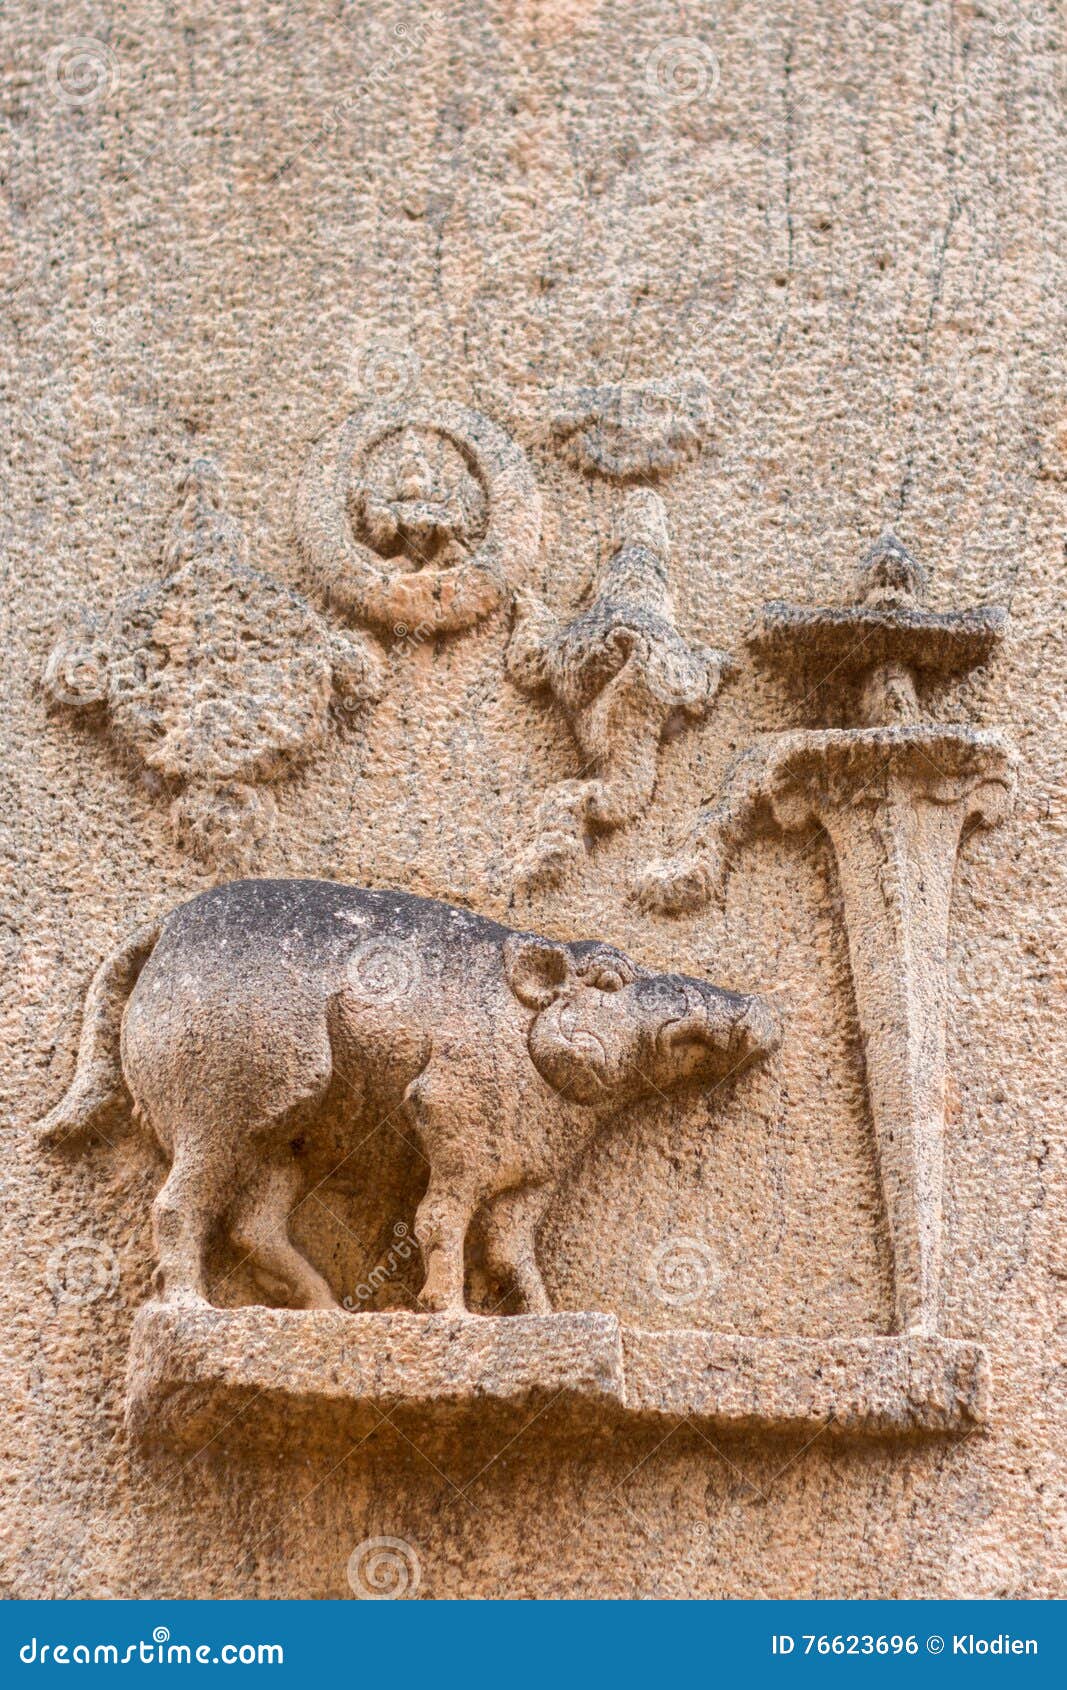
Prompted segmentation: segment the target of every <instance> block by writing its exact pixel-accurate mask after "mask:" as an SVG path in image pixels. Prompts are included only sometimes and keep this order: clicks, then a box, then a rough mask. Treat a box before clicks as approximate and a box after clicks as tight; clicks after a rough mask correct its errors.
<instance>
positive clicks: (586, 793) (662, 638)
mask: <svg viewBox="0 0 1067 1690" xmlns="http://www.w3.org/2000/svg"><path fill="white" fill-rule="evenodd" d="M669 555H670V538H669V534H668V530H667V515H666V510H665V508H664V505H663V501H662V499H660V498H659V496H658V495H657V494H656V493H653V492H650V491H648V490H641V491H639V492H634V493H631V494H630V495H629V497H628V499H627V501H626V503H625V505H624V507H623V510H622V514H621V518H620V521H619V526H618V536H617V545H616V549H615V551H614V553H613V555H612V557H611V558H610V559H609V561H608V564H607V566H606V568H605V569H604V571H603V574H602V575H601V578H600V580H599V582H598V583H597V588H596V592H595V595H594V597H593V599H592V602H591V603H590V604H589V605H588V607H587V608H586V609H584V610H582V611H580V612H579V613H578V615H577V616H575V617H574V618H573V619H572V620H571V621H570V622H566V623H563V622H560V620H559V619H558V618H557V617H556V616H555V615H554V614H553V612H552V611H550V610H549V609H548V608H547V606H545V605H544V604H542V602H541V601H540V600H539V599H538V598H536V597H535V596H534V595H533V594H532V593H529V592H525V591H521V590H520V591H519V592H518V593H517V594H516V603H515V622H514V628H513V631H512V636H511V643H510V645H509V646H508V653H507V666H508V673H509V674H510V675H511V677H512V679H513V680H514V681H515V682H516V683H517V685H519V686H520V687H523V688H525V689H526V690H527V691H531V692H534V691H538V690H544V691H547V692H550V693H551V694H552V695H553V697H554V698H555V699H556V700H557V702H558V703H559V704H560V705H561V706H562V707H563V710H564V711H565V713H566V715H567V718H568V720H569V722H570V724H571V728H572V730H573V733H574V737H575V740H576V741H577V744H578V749H579V751H580V752H581V755H582V759H583V773H582V775H581V777H579V778H577V779H574V780H565V781H562V782H561V783H560V784H559V785H558V786H554V787H552V788H551V789H550V790H549V792H548V793H547V794H546V796H545V798H544V800H543V802H542V804H541V806H540V809H539V811H538V815H537V824H536V825H537V839H536V842H535V844H534V846H533V849H532V851H531V852H530V854H529V856H528V857H527V859H526V860H525V862H524V863H523V865H522V867H521V869H520V881H521V882H522V883H524V884H526V885H528V886H531V887H533V886H538V885H553V884H555V883H557V882H558V881H559V880H561V879H562V878H563V876H564V874H565V872H566V869H567V867H568V865H569V864H571V863H572V862H574V861H576V860H578V859H580V857H581V856H582V853H583V852H584V849H585V835H586V833H587V832H600V833H604V832H608V831H610V830H611V829H614V828H619V827H622V826H624V825H625V824H626V823H628V822H630V821H633V819H634V818H635V817H636V816H638V815H639V814H640V813H641V812H642V811H643V810H644V809H645V808H646V806H647V805H648V804H649V802H650V801H651V798H652V794H653V791H654V789H655V784H656V773H657V763H658V757H659V748H660V744H661V742H662V740H663V736H664V734H665V733H666V732H667V730H668V729H669V728H670V727H671V726H672V725H674V724H675V723H684V722H697V721H700V720H702V719H703V718H704V717H705V716H706V715H707V713H708V711H709V710H710V708H711V705H712V703H713V701H714V699H715V696H716V694H717V693H718V690H719V687H720V685H721V683H722V679H723V676H724V674H725V672H726V668H727V662H728V660H727V658H726V656H725V654H724V653H723V652H721V651H713V650H711V648H710V647H708V646H705V645H701V644H699V643H695V642H690V641H688V640H686V639H685V638H683V636H682V635H681V634H680V633H679V632H678V628H677V625H676V620H675V609H674V600H673V596H672V593H671V588H670V580H669V575H668V559H669ZM586 771H588V772H586Z"/></svg>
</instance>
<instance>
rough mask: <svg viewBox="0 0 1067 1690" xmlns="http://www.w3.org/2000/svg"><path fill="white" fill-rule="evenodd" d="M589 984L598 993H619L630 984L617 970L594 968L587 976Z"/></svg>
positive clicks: (620, 971) (619, 970)
mask: <svg viewBox="0 0 1067 1690" xmlns="http://www.w3.org/2000/svg"><path fill="white" fill-rule="evenodd" d="M589 984H590V985H591V986H595V987H596V989H597V991H598V992H620V991H621V990H622V988H623V987H624V986H628V985H629V984H630V982H629V980H628V978H627V977H626V975H625V974H624V973H623V972H622V970H621V969H619V968H596V969H594V970H593V972H592V974H591V975H590V976H589Z"/></svg>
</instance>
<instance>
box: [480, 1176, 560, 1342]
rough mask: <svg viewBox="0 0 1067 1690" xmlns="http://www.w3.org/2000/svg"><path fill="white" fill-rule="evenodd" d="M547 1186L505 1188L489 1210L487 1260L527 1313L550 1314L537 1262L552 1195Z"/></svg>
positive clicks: (486, 1236) (550, 1309) (486, 1239)
mask: <svg viewBox="0 0 1067 1690" xmlns="http://www.w3.org/2000/svg"><path fill="white" fill-rule="evenodd" d="M551 1195H552V1194H551V1191H549V1190H548V1189H547V1188H546V1187H545V1186H542V1185H535V1186H528V1187H524V1188H522V1189H520V1190H518V1191H515V1190H512V1191H503V1192H501V1194H500V1196H499V1197H498V1198H496V1200H495V1202H494V1203H493V1206H492V1208H491V1209H490V1211H489V1223H488V1227H487V1229H486V1235H485V1252H486V1260H487V1262H488V1265H489V1268H490V1270H491V1271H492V1272H493V1273H495V1274H496V1275H497V1277H498V1278H499V1279H503V1280H505V1281H507V1280H511V1281H513V1283H514V1286H515V1289H516V1291H517V1292H518V1293H519V1296H520V1297H521V1298H522V1301H523V1305H524V1307H525V1309H526V1312H527V1313H528V1314H551V1313H552V1304H551V1302H550V1301H549V1297H548V1292H547V1291H546V1290H545V1283H544V1280H543V1279H542V1278H541V1270H540V1268H539V1267H538V1265H537V1246H536V1234H537V1225H538V1222H539V1221H540V1219H541V1216H542V1215H543V1214H544V1212H545V1209H546V1208H547V1206H548V1200H549V1198H550V1196H551Z"/></svg>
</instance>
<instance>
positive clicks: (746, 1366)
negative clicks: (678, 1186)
mask: <svg viewBox="0 0 1067 1690" xmlns="http://www.w3.org/2000/svg"><path fill="white" fill-rule="evenodd" d="M988 1402H989V1364H988V1360H987V1357H986V1353H985V1351H984V1349H982V1347H981V1346H980V1345H978V1344H973V1343H967V1342H959V1341H954V1340H951V1339H946V1338H939V1337H906V1338H878V1337H867V1338H830V1339H806V1338H749V1337H735V1336H730V1335H721V1334H717V1333H712V1332H703V1331H674V1332H641V1331H635V1330H630V1329H627V1328H625V1327H623V1326H622V1325H621V1324H620V1322H619V1321H618V1320H617V1318H616V1317H615V1316H614V1315H610V1314H592V1313H591V1314H580V1313H579V1314H554V1315H546V1316H534V1315H517V1316H507V1317H501V1318H478V1317H470V1316H468V1317H462V1316H461V1317H455V1316H449V1315H418V1314H393V1315H383V1314H376V1315H363V1316H361V1315H351V1314H341V1313H334V1312H332V1311H328V1310H312V1311H291V1310H281V1309H278V1310H265V1309H262V1308H242V1309H209V1308H204V1309H198V1308H197V1309H194V1308H176V1307H167V1306H164V1305H162V1304H158V1303H150V1304H148V1305H147V1306H146V1307H144V1308H142V1309H141V1310H140V1312H139V1313H138V1315H137V1318H136V1321H135V1323H134V1329H133V1341H132V1344H131V1348H130V1361H129V1374H128V1395H127V1407H126V1424H127V1428H128V1430H129V1432H130V1435H131V1437H133V1438H134V1439H136V1440H137V1441H139V1442H142V1443H145V1444H164V1445H176V1446H179V1447H183V1448H190V1447H191V1448H203V1447H204V1446H206V1445H208V1444H213V1443H216V1442H219V1443H221V1444H223V1445H226V1444H227V1443H231V1444H235V1445H238V1446H248V1445H251V1444H256V1445H258V1446H260V1447H271V1446H275V1447H278V1446H282V1445H286V1444H288V1445H291V1444H292V1442H293V1440H294V1438H296V1437H300V1438H301V1439H305V1438H306V1439H309V1440H315V1441H316V1442H319V1443H321V1442H324V1441H327V1442H328V1441H331V1440H333V1439H344V1438H351V1437H359V1436H360V1435H362V1434H364V1433H369V1432H371V1431H373V1430H374V1428H375V1427H376V1426H377V1425H378V1424H379V1423H380V1422H381V1421H382V1419H383V1417H385V1418H386V1419H387V1421H388V1422H389V1423H392V1424H394V1425H397V1426H400V1427H403V1426H404V1425H405V1423H407V1424H409V1425H410V1426H411V1427H412V1428H413V1430H415V1431H416V1432H417V1434H418V1435H422V1434H426V1433H432V1432H434V1431H435V1430H441V1429H448V1428H456V1427H457V1426H463V1427H467V1428H469V1427H470V1426H471V1424H472V1423H477V1424H478V1426H479V1428H480V1429H488V1428H490V1427H491V1428H492V1429H493V1430H494V1431H498V1430H500V1429H502V1428H509V1429H510V1428H514V1429H516V1430H518V1429H519V1428H522V1427H524V1426H528V1425H529V1424H530V1422H531V1421H532V1420H533V1419H534V1418H535V1417H536V1418H537V1419H538V1420H539V1422H541V1423H542V1435H549V1434H550V1432H551V1431H552V1430H553V1429H558V1428H559V1427H560V1425H561V1423H565V1424H569V1426H570V1427H571V1428H572V1429H573V1428H575V1427H577V1428H578V1429H579V1430H580V1431H581V1432H582V1435H583V1436H588V1435H591V1434H593V1433H596V1432H598V1431H599V1432H603V1431H610V1430H612V1429H617V1428H618V1427H620V1426H621V1425H625V1424H631V1425H634V1426H635V1427H636V1426H639V1425H642V1424H647V1425H653V1426H654V1425H655V1424H657V1423H661V1422H663V1421H665V1420H677V1419H688V1420H692V1421H693V1422H694V1423H696V1424H697V1425H701V1426H708V1427H714V1428H716V1429H718V1430H719V1431H720V1432H726V1431H735V1432H774V1433H783V1432H808V1433H814V1432H819V1431H822V1430H825V1431H826V1432H827V1433H829V1434H831V1435H835V1436H856V1435H862V1436H874V1437H889V1436H901V1435H911V1434H922V1433H926V1434H944V1433H952V1432H960V1431H970V1430H972V1429H973V1428H974V1427H976V1426H978V1425H980V1424H982V1423H983V1421H984V1420H985V1418H986V1415H987V1413H988ZM542 1417H543V1419H542Z"/></svg>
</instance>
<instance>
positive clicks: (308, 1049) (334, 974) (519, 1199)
mask: <svg viewBox="0 0 1067 1690" xmlns="http://www.w3.org/2000/svg"><path fill="white" fill-rule="evenodd" d="M777 1042H778V1031H777V1026H776V1022H775V1019H774V1017H773V1014H772V1012H771V1011H770V1010H769V1009H768V1007H767V1005H766V1004H765V1003H764V1001H763V1000H762V999H760V998H757V997H748V996H741V995H738V994H736V993H733V992H727V991H722V990H720V989H719V988H718V987H715V986H711V985H708V984H706V983H705V982H703V981H699V980H692V979H688V978H686V977H685V976H684V975H680V974H655V973H651V972H649V971H647V970H645V969H643V968H641V967H639V966H638V965H637V964H635V963H634V962H632V961H631V960H630V959H629V957H627V956H624V955H623V954H622V953H621V952H620V951H618V950H615V949H614V948H613V947H612V946H610V945H608V944H605V943H602V942H601V941H598V940H588V941H580V942H577V943H571V944H560V943H556V942H554V941H552V940H549V939H544V938H539V937H537V936H536V935H534V934H530V933H517V932H512V931H510V930H509V929H508V928H505V927H501V926H498V925H497V924H496V923H495V922H492V921H486V920H483V919H482V918H481V917H479V916H477V915H474V914H472V913H470V912H469V911H467V910H463V909H458V908H454V907H453V906H451V905H449V904H443V903H437V902H434V901H432V900H429V899H426V898H417V897H412V896H409V895H407V894H405V893H400V892H389V891H365V890H362V889H361V888H359V887H354V886H346V885H342V884H338V883H334V882H330V881H316V880H245V881H234V882H231V883H229V884H228V885H224V886H220V887H216V888H215V889H213V890H212V891H209V892H205V893H203V894H202V895H201V896H199V897H197V898H194V899H192V900H191V901H190V902H189V903H186V904H183V905H181V906H180V907H179V908H178V909H176V910H174V911H173V912H172V913H171V914H169V915H167V916H165V917H163V918H161V919H160V920H158V921H155V922H152V923H150V924H148V925H147V926H145V927H143V928H141V929H140V930H139V931H138V932H136V933H135V934H134V935H133V936H132V937H131V938H130V939H128V940H127V941H126V942H125V943H124V944H122V945H120V946H119V947H118V949H117V950H116V951H114V952H113V954H112V955H111V956H110V957H109V958H108V959H107V960H106V961H105V962H104V963H103V964H102V965H101V967H100V969H99V970H98V972H97V974H96V976H95V978H94V980H93V983H92V985H91V987H90V989H89V993H88V996H87V999H86V1004H85V1016H84V1022H83V1028H82V1037H81V1045H80V1049H79V1054H78V1062H77V1068H76V1072H75V1076H74V1080H73V1082H72V1084H71V1087H70V1089H69V1091H68V1092H67V1094H66V1096H65V1097H64V1098H63V1100H62V1101H61V1102H60V1103H59V1104H58V1105H57V1106H56V1108H55V1109H53V1110H52V1112H51V1114H49V1115H48V1116H47V1117H46V1118H45V1119H44V1120H43V1121H42V1122H41V1124H40V1129H39V1130H40V1135H41V1138H42V1140H43V1141H45V1142H47V1143H50V1144H57V1143H60V1142H62V1141H63V1140H65V1139H67V1138H70V1137H78V1136H80V1135H83V1134H84V1133H86V1132H89V1131H92V1130H93V1129H94V1128H95V1127H98V1126H99V1125H100V1124H101V1123H102V1122H103V1121H104V1120H105V1119H106V1117H107V1115H108V1113H109V1111H110V1110H112V1109H113V1108H114V1107H115V1105H116V1103H119V1102H121V1098H122V1095H123V1091H124V1088H125V1089H128V1091H129V1093H130V1095H131V1096H132V1098H133V1101H134V1105H135V1108H136V1111H137V1113H138V1115H139V1117H140V1119H141V1120H142V1121H144V1122H146V1123H148V1125H149V1126H150V1127H151V1129H152V1131H153V1133H154V1134H155V1136H156V1138H157V1139H158V1141H159V1143H160V1145H161V1146H162V1147H163V1149H164V1151H165V1152H166V1153H167V1154H168V1155H169V1157H170V1158H171V1169H170V1174H169V1176H168V1178H167V1180H166V1183H165V1184H164V1186H163V1189H162V1190H161V1191H160V1193H159V1196H158V1197H157V1198H156V1201H155V1204H154V1205H153V1225H154V1235H155V1246H156V1255H157V1262H158V1267H157V1278H156V1285H157V1290H158V1293H159V1295H160V1296H161V1297H162V1298H163V1299H164V1300H165V1301H167V1302H171V1303H192V1304H199V1303H204V1302H206V1301H207V1295H206V1290H205V1263H204V1259H205V1251H206V1247H207V1245H208V1243H209V1241H210V1239H211V1237H212V1236H213V1235H214V1234H216V1233H217V1232H218V1231H220V1230H222V1231H224V1232H225V1234H227V1235H228V1236H229V1238H230V1240H231V1241H232V1243H233V1244H234V1245H235V1246H236V1248H237V1249H238V1250H240V1251H241V1252H242V1253H246V1254H247V1255H248V1256H250V1257H251V1259H252V1263H253V1266H254V1268H255V1271H256V1273H257V1276H258V1277H261V1278H262V1280H263V1281H264V1283H265V1284H266V1285H268V1286H269V1287H270V1288H271V1289H272V1291H274V1292H275V1293H276V1292H277V1291H278V1290H279V1289H281V1291H282V1292H283V1294H284V1295H285V1296H286V1298H287V1300H288V1301H289V1302H290V1303H292V1304H295V1305H298V1306H304V1307H308V1308H334V1307H336V1306H337V1305H336V1300H335V1298H334V1295H333V1293H332V1291H331V1290H330V1288H329V1286H328V1285H327V1284H326V1282H325V1280H324V1279H323V1278H322V1277H321V1276H320V1275H319V1274H318V1273H317V1272H316V1271H315V1270H314V1269H313V1268H312V1267H311V1265H310V1264H309V1263H308V1262H307V1261H306V1260H305V1259H304V1257H303V1256H302V1255H301V1254H300V1253H299V1252H298V1251H297V1249H296V1248H295V1247H294V1245H293V1244H292V1242H291V1241H290V1238H289V1232H288V1224H287V1223H288V1217H289V1215H290V1212H291V1211H292V1209H293V1207H294V1205H296V1204H297V1203H298V1202H299V1201H300V1199H301V1198H302V1196H303V1195H304V1194H305V1193H306V1192H307V1191H308V1190H309V1189H310V1187H311V1185H312V1183H313V1182H315V1181H316V1180H319V1179H323V1178H326V1177H328V1176H330V1175H332V1174H336V1173H337V1172H338V1171H339V1170H340V1171H342V1172H343V1173H345V1174H347V1175H349V1176H351V1175H352V1174H353V1173H357V1174H358V1164H359V1146H360V1143H361V1141H362V1139H363V1138H364V1137H365V1135H367V1134H368V1133H370V1132H371V1131H372V1130H373V1129H374V1128H375V1127H376V1126H377V1125H378V1124H379V1123H380V1122H382V1121H383V1120H384V1119H386V1118H388V1117H390V1116H392V1117H393V1118H394V1119H395V1120H396V1121H397V1122H398V1124H400V1123H403V1130H404V1132H405V1134H411V1135H414V1136H415V1137H416V1138H417V1141H418V1143H419V1145H420V1146H421V1148H422V1151H423V1153H424V1155H425V1157H426V1159H427V1162H428V1163H429V1168H430V1174H429V1184H428V1187H427V1190H426V1194H425V1196H424V1197H423V1199H422V1202H421V1203H420V1205H419V1209H418V1214H417V1217H416V1226H415V1232H416V1237H417V1238H418V1240H419V1243H420V1245H421V1248H422V1253H423V1261H424V1267H425V1282H424V1285H423V1288H422V1294H421V1302H422V1305H423V1306H424V1307H425V1308H426V1309H431V1310H451V1311H456V1312H459V1311H462V1310H463V1309H464V1307H465V1303H464V1240H465V1237H466V1233H467V1228H468V1225H469V1223H470V1221H471V1219H472V1217H473V1215H474V1213H475V1211H476V1210H478V1209H479V1208H480V1207H481V1206H482V1205H483V1204H484V1205H486V1206H487V1214H486V1219H487V1228H486V1247H487V1260H488V1262H489V1265H490V1267H491V1268H492V1269H493V1271H494V1272H496V1273H498V1274H499V1275H500V1276H501V1277H502V1278H504V1279H506V1280H508V1281H510V1282H511V1283H513V1285H514V1286H515V1288H516V1289H517V1290H518V1292H519V1294H520V1296H521V1298H522V1300H523V1302H524V1304H525V1306H526V1307H527V1308H528V1309H529V1310H530V1311H531V1312H535V1313H547V1312H550V1303H549V1300H548V1296H547V1294H546V1291H545V1288H544V1285H543V1283H542V1280H541V1275H540V1272H539V1270H538V1266H537V1259H536V1254H535V1232H536V1228H537V1225H538V1222H539V1220H540V1218H541V1216H542V1214H543V1212H544V1210H545V1208H546V1206H547V1204H548V1202H549V1200H550V1198H551V1197H552V1195H553V1193H554V1191H555V1190H556V1188H557V1186H558V1184H559V1182H560V1179H561V1178H562V1176H563V1175H564V1174H565V1173H566V1171H567V1170H568V1169H569V1168H570V1167H571V1166H572V1165H573V1164H574V1163H575V1162H576V1161H577V1160H578V1158H579V1157H580V1155H581V1154H582V1152H583V1151H584V1150H585V1148H586V1147H587V1145H588V1144H589V1143H590V1141H591V1140H592V1138H593V1137H594V1136H595V1134H596V1133H597V1132H598V1131H599V1129H600V1128H601V1127H602V1126H604V1125H605V1124H606V1123H607V1122H608V1121H609V1120H612V1119H613V1118H614V1117H615V1116H616V1115H617V1114H618V1113H619V1111H620V1110H621V1109H622V1108H624V1107H625V1106H627V1105H629V1104H632V1103H634V1102H637V1101H638V1100H640V1099H641V1098H649V1097H652V1096H654V1095H657V1094H664V1093H669V1092H672V1091H675V1090H677V1089H678V1088H680V1087H683V1086H690V1087H697V1088H700V1087H708V1086H710V1085H712V1084H713V1083H715V1082H716V1081H719V1080H721V1079H723V1078H724V1077H725V1076H726V1075H727V1074H729V1073H731V1072H733V1071H734V1070H738V1069H740V1068H742V1067H744V1066H745V1065H746V1064H748V1063H750V1062H752V1061H754V1060H756V1059H758V1058H761V1057H762V1056H764V1055H766V1054H767V1053H768V1052H769V1051H771V1050H772V1049H773V1048H774V1047H775V1045H776V1044H777ZM331 1122H332V1123H334V1124H333V1125H332V1126H331V1125H329V1123H331Z"/></svg>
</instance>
